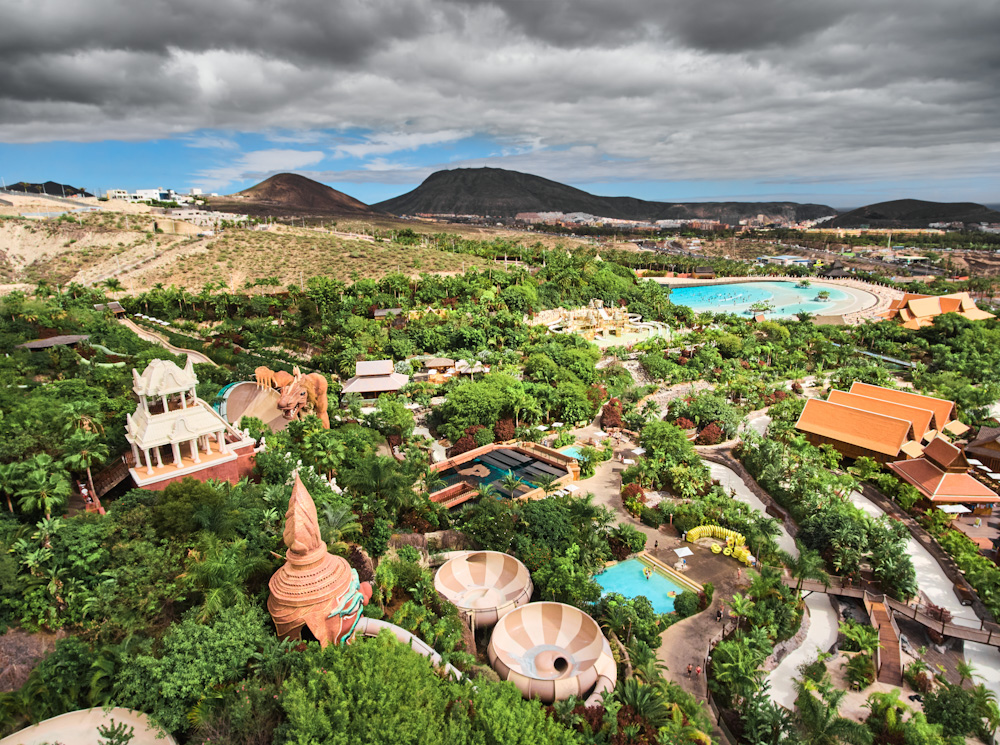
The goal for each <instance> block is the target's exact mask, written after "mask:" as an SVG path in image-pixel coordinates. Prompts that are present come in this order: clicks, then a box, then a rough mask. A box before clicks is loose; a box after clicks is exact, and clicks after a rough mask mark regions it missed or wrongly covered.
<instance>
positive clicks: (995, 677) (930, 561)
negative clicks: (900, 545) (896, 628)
mask: <svg viewBox="0 0 1000 745" xmlns="http://www.w3.org/2000/svg"><path fill="white" fill-rule="evenodd" d="M851 502H853V503H854V504H856V505H857V506H858V507H860V508H861V509H863V510H864V511H865V512H867V513H868V514H869V515H873V516H875V517H878V516H879V515H882V514H885V513H884V512H883V511H882V509H881V508H880V507H879V506H878V505H876V504H873V503H872V502H871V501H869V500H868V499H866V498H865V497H864V495H862V494H860V493H858V492H851ZM907 550H908V551H909V553H910V556H911V558H912V559H913V567H914V569H916V571H917V582H918V583H919V585H920V590H921V592H922V593H923V594H924V595H926V596H927V597H928V598H929V599H930V600H931V601H932V602H933V603H934V604H935V605H939V606H941V607H942V608H947V609H948V610H949V611H951V614H952V616H953V620H954V623H955V624H957V625H966V626H973V627H977V628H978V626H979V619H978V618H976V617H975V614H974V613H973V612H972V609H971V608H969V607H968V606H964V605H962V603H961V601H960V600H959V598H958V596H957V595H956V594H955V586H954V584H953V583H952V582H951V580H949V579H948V576H947V575H946V574H945V573H944V570H942V569H941V567H940V566H939V565H938V563H937V561H935V560H934V557H933V556H931V555H930V553H929V552H928V551H927V549H926V548H924V547H923V546H922V545H921V544H920V542H919V541H917V540H916V539H915V538H913V537H912V536H911V537H910V540H909V543H908V544H907ZM965 659H966V661H967V662H969V663H971V664H972V665H973V666H975V668H976V672H977V673H978V675H979V676H980V677H981V678H982V682H983V683H984V684H985V685H986V687H987V688H988V689H989V690H991V691H993V693H995V694H996V695H997V696H998V697H1000V651H998V650H997V649H995V648H993V647H990V646H987V645H985V644H977V643H976V642H965Z"/></svg>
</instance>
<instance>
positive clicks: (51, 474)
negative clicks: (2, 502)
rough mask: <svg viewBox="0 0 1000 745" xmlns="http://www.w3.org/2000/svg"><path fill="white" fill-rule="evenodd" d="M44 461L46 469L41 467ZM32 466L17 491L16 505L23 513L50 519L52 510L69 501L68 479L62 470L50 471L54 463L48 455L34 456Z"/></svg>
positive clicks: (69, 488) (70, 490)
mask: <svg viewBox="0 0 1000 745" xmlns="http://www.w3.org/2000/svg"><path fill="white" fill-rule="evenodd" d="M45 459H47V462H48V466H47V467H46V466H44V465H41V463H42V462H43V461H44V460H45ZM32 464H33V467H31V469H30V470H29V471H28V472H27V473H26V474H25V475H24V478H23V479H22V480H21V482H20V485H19V488H18V490H17V498H18V505H19V506H20V508H21V509H22V510H24V511H25V512H42V513H44V514H45V517H52V512H53V510H57V509H59V508H61V507H62V506H63V505H65V504H66V502H68V501H69V495H70V493H71V492H72V488H71V487H70V483H69V478H68V477H67V476H66V473H65V471H63V470H62V469H58V470H54V471H53V470H50V469H52V468H55V462H54V461H53V460H52V458H51V457H50V456H48V455H44V454H43V455H36V456H35V457H34V458H33V459H32Z"/></svg>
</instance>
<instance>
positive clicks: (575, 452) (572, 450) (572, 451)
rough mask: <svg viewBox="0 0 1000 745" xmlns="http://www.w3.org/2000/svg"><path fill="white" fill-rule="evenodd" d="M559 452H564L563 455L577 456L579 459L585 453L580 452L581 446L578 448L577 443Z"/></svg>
mask: <svg viewBox="0 0 1000 745" xmlns="http://www.w3.org/2000/svg"><path fill="white" fill-rule="evenodd" d="M559 452H560V453H562V454H563V455H568V456H569V457H570V458H576V459H577V460H580V459H581V458H583V455H582V454H581V453H580V448H578V447H577V446H576V445H572V446H570V447H568V448H563V449H562V450H560V451H559Z"/></svg>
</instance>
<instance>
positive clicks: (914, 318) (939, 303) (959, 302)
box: [885, 292, 994, 329]
mask: <svg viewBox="0 0 1000 745" xmlns="http://www.w3.org/2000/svg"><path fill="white" fill-rule="evenodd" d="M943 313H958V314H959V315H960V316H964V317H965V318H968V319H969V320H970V321H985V320H986V319H988V318H994V316H993V314H992V313H987V312H986V311H985V310H980V309H979V308H977V307H976V303H975V301H974V300H973V299H972V298H971V297H970V296H969V293H968V292H953V293H951V294H950V295H919V294H917V293H913V292H908V293H906V294H905V295H903V297H902V298H900V299H899V300H893V301H892V303H890V305H889V310H888V311H886V312H885V317H886V318H899V319H900V320H902V321H903V326H904V327H905V328H908V329H919V328H923V327H925V326H930V325H932V324H933V323H934V318H935V317H937V316H939V315H942V314H943Z"/></svg>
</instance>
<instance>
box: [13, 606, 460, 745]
mask: <svg viewBox="0 0 1000 745" xmlns="http://www.w3.org/2000/svg"><path fill="white" fill-rule="evenodd" d="M383 629H388V630H389V631H390V632H392V635H393V636H395V637H396V641H398V642H399V643H400V644H405V645H406V646H408V647H409V648H410V649H412V650H413V651H414V652H417V653H419V654H422V655H423V656H424V657H426V658H427V659H429V660H430V661H431V662H432V663H433V664H434V667H441V666H442V665H444V669H445V670H446V671H447V672H448V675H450V676H451V677H452V678H453V679H455V680H460V679H461V677H462V673H461V671H459V670H458V668H456V667H453V666H452V665H449V664H447V663H444V662H443V661H442V659H441V655H439V654H438V653H437V652H435V651H434V648H433V647H431V646H430V645H429V644H428V643H427V642H425V641H423V640H422V639H418V638H417V637H415V636H414V635H413V634H411V633H410V632H409V631H407V630H406V629H404V628H400V627H399V626H397V625H396V624H394V623H389V622H388V621H380V620H378V619H375V618H368V617H367V616H362V617H361V619H360V620H359V621H358V625H357V628H356V629H355V631H354V633H355V634H356V635H357V634H360V635H361V636H368V637H371V636H378V635H379V632H380V631H382V630H383ZM0 745H7V744H6V742H2V743H0Z"/></svg>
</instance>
